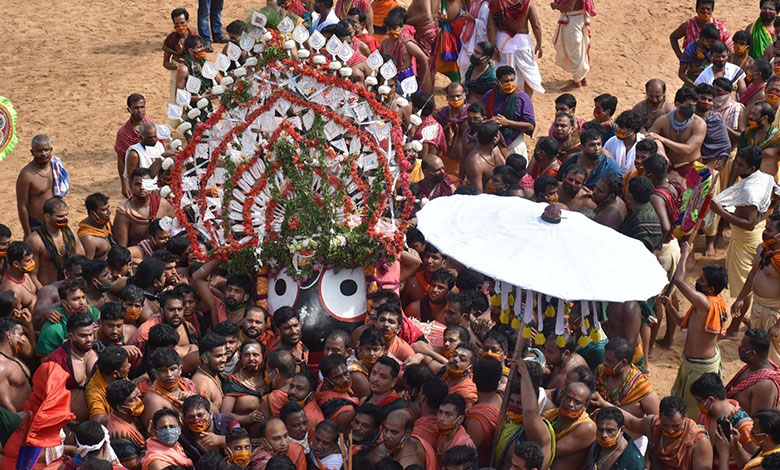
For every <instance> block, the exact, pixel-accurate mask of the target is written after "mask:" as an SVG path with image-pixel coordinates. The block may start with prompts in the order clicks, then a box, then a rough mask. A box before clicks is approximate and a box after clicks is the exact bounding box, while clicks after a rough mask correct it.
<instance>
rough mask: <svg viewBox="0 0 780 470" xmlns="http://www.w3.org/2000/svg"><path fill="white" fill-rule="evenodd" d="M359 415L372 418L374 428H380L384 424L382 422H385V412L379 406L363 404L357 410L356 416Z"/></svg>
mask: <svg viewBox="0 0 780 470" xmlns="http://www.w3.org/2000/svg"><path fill="white" fill-rule="evenodd" d="M357 415H366V416H370V417H371V420H372V421H373V422H374V427H379V425H380V424H382V421H384V420H385V412H384V410H382V408H381V407H380V406H379V405H376V404H374V403H370V402H366V403H363V404H362V405H360V406H358V407H357V408H355V416H357Z"/></svg>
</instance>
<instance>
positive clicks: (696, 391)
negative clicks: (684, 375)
mask: <svg viewBox="0 0 780 470" xmlns="http://www.w3.org/2000/svg"><path fill="white" fill-rule="evenodd" d="M691 395H695V396H697V397H700V398H707V397H715V398H717V399H718V400H725V399H726V387H724V386H723V381H722V380H721V379H720V375H719V374H715V373H712V372H708V373H706V374H702V375H701V377H699V378H698V379H696V380H694V381H693V383H692V384H691Z"/></svg>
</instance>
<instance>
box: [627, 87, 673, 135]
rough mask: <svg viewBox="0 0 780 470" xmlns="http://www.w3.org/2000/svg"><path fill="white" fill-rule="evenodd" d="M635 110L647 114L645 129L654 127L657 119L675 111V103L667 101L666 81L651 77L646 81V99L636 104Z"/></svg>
mask: <svg viewBox="0 0 780 470" xmlns="http://www.w3.org/2000/svg"><path fill="white" fill-rule="evenodd" d="M634 111H635V112H637V113H640V114H642V115H644V116H645V119H646V121H645V129H650V128H651V127H653V123H654V122H655V120H656V119H658V118H659V117H661V116H663V115H664V114H669V113H671V112H672V111H674V103H671V102H669V101H666V83H664V81H663V80H661V79H660V78H651V79H650V80H648V81H647V83H645V99H643V100H642V101H640V102H639V103H637V104H636V105H635V106H634Z"/></svg>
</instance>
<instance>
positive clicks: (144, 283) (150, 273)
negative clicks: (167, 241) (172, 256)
mask: <svg viewBox="0 0 780 470" xmlns="http://www.w3.org/2000/svg"><path fill="white" fill-rule="evenodd" d="M164 271H165V264H164V263H163V262H162V261H160V260H159V259H157V258H146V259H144V260H143V261H141V263H140V264H138V267H137V268H136V270H135V274H134V275H133V277H132V278H131V279H130V280H129V281H128V282H130V283H132V284H135V285H137V286H138V287H141V288H145V287H148V286H151V285H152V284H153V283H154V281H157V280H160V278H162V275H163V272H164Z"/></svg>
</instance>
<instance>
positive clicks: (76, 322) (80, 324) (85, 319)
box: [68, 312, 95, 333]
mask: <svg viewBox="0 0 780 470" xmlns="http://www.w3.org/2000/svg"><path fill="white" fill-rule="evenodd" d="M94 323H95V322H94V320H92V315H90V314H89V313H85V312H76V313H72V314H70V316H69V317H68V333H72V332H74V331H76V330H78V329H79V328H85V327H88V326H92V325H94Z"/></svg>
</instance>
